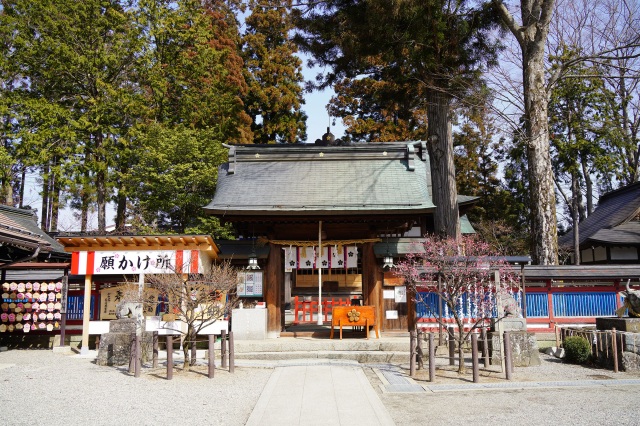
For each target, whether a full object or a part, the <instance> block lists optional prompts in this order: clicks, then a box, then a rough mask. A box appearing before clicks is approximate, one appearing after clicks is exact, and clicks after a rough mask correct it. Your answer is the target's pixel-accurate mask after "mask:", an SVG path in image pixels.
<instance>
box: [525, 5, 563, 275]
mask: <svg viewBox="0 0 640 426" xmlns="http://www.w3.org/2000/svg"><path fill="white" fill-rule="evenodd" d="M523 13H524V12H523ZM527 36H530V38H528V37H527ZM525 38H527V40H525V45H524V46H523V47H524V48H523V55H522V61H523V64H524V67H523V77H524V80H523V81H524V102H525V126H526V127H525V128H526V133H527V141H526V143H527V160H528V164H529V190H530V192H531V193H530V197H531V198H530V200H531V232H532V238H533V250H532V257H533V262H534V263H535V264H538V265H557V264H558V232H557V223H556V220H557V219H556V197H555V191H554V186H553V170H552V168H551V155H550V153H549V121H548V118H547V109H548V98H547V91H546V86H545V70H544V42H545V40H546V36H545V37H544V38H543V39H542V40H539V39H538V34H537V33H533V34H531V33H525Z"/></svg>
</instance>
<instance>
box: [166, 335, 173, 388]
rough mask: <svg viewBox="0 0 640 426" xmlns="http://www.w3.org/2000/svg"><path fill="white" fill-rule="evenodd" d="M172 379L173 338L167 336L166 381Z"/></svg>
mask: <svg viewBox="0 0 640 426" xmlns="http://www.w3.org/2000/svg"><path fill="white" fill-rule="evenodd" d="M171 379H173V336H172V335H170V334H167V380H171Z"/></svg>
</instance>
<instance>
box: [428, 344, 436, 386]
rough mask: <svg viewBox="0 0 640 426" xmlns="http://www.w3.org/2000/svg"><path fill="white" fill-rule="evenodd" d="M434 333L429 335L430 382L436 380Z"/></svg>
mask: <svg viewBox="0 0 640 426" xmlns="http://www.w3.org/2000/svg"><path fill="white" fill-rule="evenodd" d="M433 340H434V339H433V333H429V382H431V383H433V381H434V380H435V378H436V348H435V347H434V344H433Z"/></svg>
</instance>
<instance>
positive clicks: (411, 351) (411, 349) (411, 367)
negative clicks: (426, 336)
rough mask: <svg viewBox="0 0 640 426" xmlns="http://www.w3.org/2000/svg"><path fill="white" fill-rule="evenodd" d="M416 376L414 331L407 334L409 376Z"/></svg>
mask: <svg viewBox="0 0 640 426" xmlns="http://www.w3.org/2000/svg"><path fill="white" fill-rule="evenodd" d="M415 375H416V331H415V330H411V331H410V332H409V376H410V377H415Z"/></svg>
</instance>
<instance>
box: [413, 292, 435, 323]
mask: <svg viewBox="0 0 640 426" xmlns="http://www.w3.org/2000/svg"><path fill="white" fill-rule="evenodd" d="M417 299H418V303H416V315H417V317H418V318H437V317H438V299H439V298H438V295H437V294H436V293H429V292H419V293H418V298H417Z"/></svg>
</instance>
